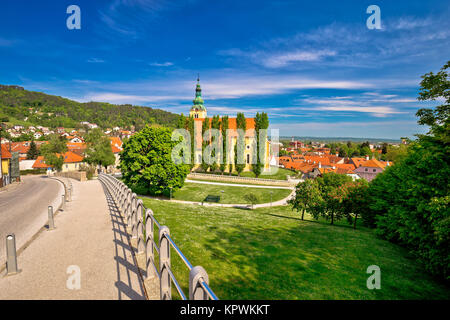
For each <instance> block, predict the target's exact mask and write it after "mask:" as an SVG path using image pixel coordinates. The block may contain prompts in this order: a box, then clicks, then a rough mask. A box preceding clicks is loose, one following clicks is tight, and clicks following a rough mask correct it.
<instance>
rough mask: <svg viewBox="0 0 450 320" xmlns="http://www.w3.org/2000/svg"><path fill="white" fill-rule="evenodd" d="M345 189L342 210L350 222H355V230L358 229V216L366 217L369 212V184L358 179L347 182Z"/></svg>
mask: <svg viewBox="0 0 450 320" xmlns="http://www.w3.org/2000/svg"><path fill="white" fill-rule="evenodd" d="M343 189H344V190H345V191H344V192H343V195H344V198H343V201H342V206H343V208H342V210H343V212H344V215H345V216H346V217H347V220H348V222H349V223H352V222H353V228H354V229H356V222H357V220H358V216H362V217H364V216H365V214H366V213H367V211H368V210H369V197H368V191H369V183H368V182H367V180H365V179H358V180H356V181H352V182H346V183H345V184H344V187H343Z"/></svg>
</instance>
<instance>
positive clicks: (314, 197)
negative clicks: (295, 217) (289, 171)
mask: <svg viewBox="0 0 450 320" xmlns="http://www.w3.org/2000/svg"><path fill="white" fill-rule="evenodd" d="M322 202H323V199H322V194H321V192H320V189H319V185H318V183H317V180H312V179H308V180H305V181H304V182H300V183H299V184H297V186H296V187H295V198H293V199H291V200H289V204H290V205H292V210H294V209H295V210H297V211H298V212H301V214H302V220H303V219H304V216H305V212H308V213H310V214H311V215H312V216H313V217H314V218H315V219H318V217H319V211H318V209H320V208H321V207H322Z"/></svg>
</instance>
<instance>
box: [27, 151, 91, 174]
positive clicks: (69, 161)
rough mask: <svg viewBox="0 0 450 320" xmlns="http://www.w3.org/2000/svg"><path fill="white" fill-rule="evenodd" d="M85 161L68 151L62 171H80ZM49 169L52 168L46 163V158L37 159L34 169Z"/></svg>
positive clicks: (65, 154)
mask: <svg viewBox="0 0 450 320" xmlns="http://www.w3.org/2000/svg"><path fill="white" fill-rule="evenodd" d="M83 159H84V158H83V156H80V155H78V154H76V153H74V152H72V151H67V152H66V153H64V164H63V166H62V170H61V171H62V172H68V171H78V170H79V169H80V166H81V165H83V164H84V162H83ZM48 168H51V166H49V165H48V164H46V163H45V159H44V156H39V157H37V159H36V161H35V162H34V164H33V169H48Z"/></svg>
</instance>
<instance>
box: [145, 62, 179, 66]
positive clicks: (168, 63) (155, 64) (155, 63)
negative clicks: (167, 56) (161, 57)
mask: <svg viewBox="0 0 450 320" xmlns="http://www.w3.org/2000/svg"><path fill="white" fill-rule="evenodd" d="M149 65H150V66H152V67H170V66H173V63H172V62H163V63H158V62H152V63H149Z"/></svg>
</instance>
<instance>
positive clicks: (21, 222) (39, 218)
mask: <svg viewBox="0 0 450 320" xmlns="http://www.w3.org/2000/svg"><path fill="white" fill-rule="evenodd" d="M21 179H22V182H20V183H13V184H10V185H8V186H7V187H6V189H5V190H3V189H4V188H2V190H1V191H0V272H1V271H2V270H3V269H4V266H5V262H6V252H5V251H6V250H5V246H6V244H5V239H6V235H7V234H10V233H14V234H15V235H16V247H17V249H18V250H19V249H20V248H22V247H23V246H25V245H26V243H27V241H29V240H30V239H31V238H32V237H33V236H34V235H35V234H36V233H37V232H38V231H39V230H40V229H41V228H42V227H43V226H44V225H45V224H46V223H47V220H48V213H47V212H48V211H47V210H48V209H47V207H48V206H53V207H54V208H57V207H58V206H59V204H60V203H61V196H62V195H63V194H64V187H63V185H62V183H61V182H58V181H56V180H54V179H50V178H48V177H46V176H23V177H22V178H21Z"/></svg>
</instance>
